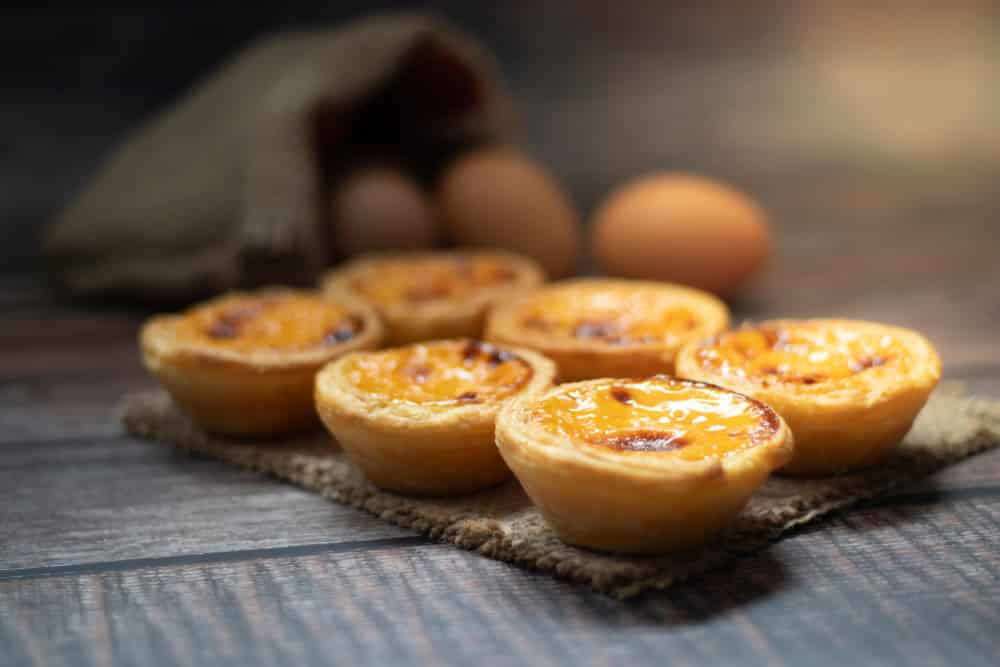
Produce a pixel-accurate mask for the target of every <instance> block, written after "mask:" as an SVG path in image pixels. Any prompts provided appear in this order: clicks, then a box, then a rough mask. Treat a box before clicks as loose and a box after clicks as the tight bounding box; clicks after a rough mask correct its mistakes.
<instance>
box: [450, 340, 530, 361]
mask: <svg viewBox="0 0 1000 667" xmlns="http://www.w3.org/2000/svg"><path fill="white" fill-rule="evenodd" d="M482 356H485V357H486V361H487V362H488V363H489V364H490V365H491V366H499V365H500V364H502V363H504V362H505V361H517V360H518V358H517V357H516V356H514V355H513V354H511V353H510V352H508V351H507V350H501V349H500V348H498V347H497V346H495V345H491V344H490V343H485V342H483V341H481V340H470V341H469V342H468V343H466V344H465V347H464V348H462V360H463V362H464V363H466V364H470V363H472V362H473V361H475V360H476V359H478V358H480V357H482Z"/></svg>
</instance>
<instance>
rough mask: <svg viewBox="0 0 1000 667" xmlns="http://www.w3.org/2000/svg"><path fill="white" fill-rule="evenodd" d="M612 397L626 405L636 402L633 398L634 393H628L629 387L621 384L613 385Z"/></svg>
mask: <svg viewBox="0 0 1000 667" xmlns="http://www.w3.org/2000/svg"><path fill="white" fill-rule="evenodd" d="M611 398H613V399H615V400H616V401H618V402H619V403H623V404H625V405H632V404H633V403H635V399H633V398H632V394H630V393H628V389H626V388H625V387H622V386H620V385H615V386H613V387H611Z"/></svg>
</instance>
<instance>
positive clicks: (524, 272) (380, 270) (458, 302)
mask: <svg viewBox="0 0 1000 667" xmlns="http://www.w3.org/2000/svg"><path fill="white" fill-rule="evenodd" d="M544 278H545V276H544V274H543V272H542V270H541V268H539V266H538V264H537V263H535V262H534V260H531V259H528V258H527V257H522V256H520V255H515V254H512V253H506V252H499V251H482V252H474V251H453V252H428V253H425V252H417V253H388V254H372V255H365V256H362V257H360V258H358V259H356V260H354V261H351V262H348V263H347V264H345V265H344V266H343V267H341V268H340V269H337V270H335V271H332V272H330V273H328V274H327V275H326V276H325V278H324V280H323V289H324V291H326V292H328V293H338V292H344V291H346V292H349V293H353V294H356V295H358V296H360V297H362V298H364V299H365V300H367V301H368V302H369V303H371V304H372V305H373V306H375V308H376V310H377V311H378V313H379V314H380V315H381V316H382V319H383V322H384V323H385V327H386V344H388V345H402V344H404V343H413V342H418V341H423V340H434V339H439V338H459V337H470V338H478V337H480V336H482V333H483V322H484V320H485V318H486V311H487V310H488V309H489V308H490V306H492V305H493V304H494V303H495V302H496V301H497V300H498V299H500V298H502V297H505V296H508V295H510V294H511V293H516V292H517V291H519V290H523V289H525V288H530V287H535V286H536V285H539V284H541V283H542V282H543V281H544Z"/></svg>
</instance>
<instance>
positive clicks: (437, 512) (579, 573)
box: [121, 387, 1000, 599]
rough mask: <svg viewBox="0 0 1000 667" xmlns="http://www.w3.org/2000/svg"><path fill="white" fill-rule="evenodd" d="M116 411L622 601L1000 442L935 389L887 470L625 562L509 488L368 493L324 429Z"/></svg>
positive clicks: (158, 403)
mask: <svg viewBox="0 0 1000 667" xmlns="http://www.w3.org/2000/svg"><path fill="white" fill-rule="evenodd" d="M121 415H122V422H123V424H124V426H125V429H126V430H127V431H128V432H129V433H131V434H133V435H135V436H138V437H141V438H148V439H152V440H156V441H159V442H163V443H166V444H169V445H173V446H175V447H178V448H180V449H182V450H186V451H189V452H192V453H194V454H199V455H203V456H208V457H211V458H214V459H219V460H222V461H226V462H229V463H233V464H236V465H240V466H244V467H247V468H252V469H254V470H259V471H263V472H267V473H271V474H273V475H275V476H276V477H278V478H281V479H284V480H287V481H290V482H292V483H294V484H297V485H299V486H302V487H304V488H306V489H309V490H311V491H315V492H317V493H319V494H321V495H323V496H324V497H326V498H329V499H331V500H334V501H337V502H340V503H343V504H346V505H350V506H353V507H357V508H359V509H363V510H365V511H367V512H370V513H371V514H374V515H375V516H377V517H379V518H380V519H383V520H385V521H390V522H392V523H394V524H397V525H400V526H403V527H406V528H410V529H412V530H415V531H417V532H419V533H421V534H424V535H427V536H428V537H431V538H432V539H438V540H442V541H444V542H448V543H451V544H454V545H455V546H458V547H461V548H464V549H470V550H475V551H478V552H479V553H481V554H482V555H484V556H487V557H489V558H495V559H498V560H502V561H507V562H510V563H516V564H518V565H521V566H524V567H528V568H532V569H537V570H541V571H543V572H547V573H549V574H551V575H553V576H555V577H558V578H561V579H568V580H571V581H574V582H577V583H581V584H585V585H587V586H590V587H591V588H593V589H595V590H597V591H600V592H602V593H606V594H608V595H611V596H613V597H616V598H620V599H625V598H629V597H632V596H635V595H638V594H639V593H642V592H644V591H648V590H655V589H664V588H667V587H669V586H670V585H672V584H673V583H675V582H678V581H682V580H684V579H686V578H688V577H690V576H692V575H695V574H698V573H701V572H704V571H706V570H709V569H711V568H715V567H718V566H720V565H723V564H725V563H727V562H729V561H731V560H732V559H733V558H735V557H736V556H738V555H740V554H745V553H749V552H753V551H755V550H758V549H761V548H763V547H764V546H766V545H767V544H768V542H770V541H772V540H774V539H776V538H778V537H780V536H781V535H782V533H784V532H786V531H788V530H790V529H792V528H794V527H796V526H799V525H802V524H804V523H807V522H810V521H813V520H815V519H817V518H819V517H821V516H823V515H825V514H828V513H829V512H832V511H834V510H836V509H840V508H843V507H846V506H848V505H850V504H852V503H855V502H858V501H860V500H864V499H868V498H872V497H874V496H877V495H879V494H882V493H885V492H886V491H888V490H889V489H891V488H893V487H895V486H898V485H899V484H902V483H904V482H907V481H911V480H914V479H918V478H920V477H923V476H926V475H928V474H931V473H933V472H934V471H936V470H938V469H940V468H942V467H944V466H946V465H948V464H950V463H954V462H956V461H959V460H961V459H963V458H966V457H968V456H971V455H973V454H976V453H978V452H982V451H985V450H987V449H990V448H992V447H996V446H997V445H1000V402H995V401H986V400H983V399H978V398H972V397H969V396H967V395H963V394H962V393H960V391H958V390H957V389H955V388H953V387H952V388H949V387H942V388H939V389H938V390H937V391H936V392H935V393H934V394H933V395H932V396H931V399H930V401H929V402H928V403H927V405H926V407H925V408H924V410H923V411H922V412H921V414H920V416H919V417H918V419H917V421H916V423H915V424H914V426H913V429H912V430H911V431H910V433H909V434H908V435H907V436H906V438H905V439H904V441H903V442H902V443H901V444H900V446H899V447H898V448H897V449H896V451H895V453H894V454H893V456H892V458H891V459H890V460H889V461H888V462H887V463H885V464H884V465H880V466H877V467H873V468H870V469H867V470H863V471H860V472H857V473H852V474H847V475H838V476H834V477H822V478H791V477H780V476H773V477H771V478H770V479H769V480H768V481H767V482H765V483H764V485H763V486H762V487H761V488H760V489H759V490H758V492H757V493H756V494H755V495H754V496H753V498H752V499H751V500H750V503H749V504H748V505H747V507H746V508H745V509H744V510H743V511H742V513H741V514H740V515H739V516H738V517H737V518H736V520H735V521H734V522H733V523H732V524H731V525H730V527H729V528H728V530H727V531H726V532H725V534H723V535H722V537H721V538H720V539H719V540H717V541H716V542H715V543H713V544H710V545H708V546H707V547H705V548H703V549H700V550H698V551H694V552H687V553H682V554H673V555H667V556H626V555H618V554H607V553H599V552H596V551H590V550H587V549H580V548H577V547H572V546H568V545H566V544H563V543H562V542H560V541H559V540H558V539H557V538H556V537H555V535H554V534H553V533H552V531H551V530H550V529H549V528H548V526H547V525H546V523H545V521H544V519H542V517H541V515H540V514H539V513H538V511H537V510H536V509H535V508H534V506H533V505H532V504H531V502H530V501H529V500H528V498H527V496H526V495H525V494H524V492H523V491H522V490H521V488H520V486H518V484H517V483H516V482H510V483H507V484H504V485H502V486H499V487H497V488H494V489H490V490H487V491H483V492H480V493H477V494H474V495H470V496H464V497H460V498H448V499H443V498H410V497H405V496H399V495H396V494H392V493H388V492H386V491H382V490H380V489H378V488H376V487H375V486H373V485H372V484H371V483H370V482H368V481H367V480H366V479H365V478H364V476H363V475H362V474H361V473H360V471H358V470H357V469H356V468H355V467H354V466H353V465H352V464H351V463H350V462H349V461H347V459H346V458H345V457H344V455H343V453H342V452H341V451H340V450H339V449H337V448H336V446H335V445H334V444H333V441H332V440H331V438H330V437H329V436H327V435H325V434H316V435H312V436H306V437H301V438H295V439H289V440H285V441H276V442H271V443H250V442H246V441H236V440H227V439H222V438H217V437H213V436H209V435H206V434H205V433H203V432H202V431H200V430H199V429H198V428H197V427H196V426H195V425H194V424H192V423H191V421H190V420H188V419H187V418H186V417H185V416H183V415H182V414H181V413H180V412H178V411H177V409H176V408H175V407H174V405H173V404H172V403H171V401H170V399H169V397H167V395H166V394H164V393H163V392H160V391H154V392H144V393H136V394H131V395H128V396H126V397H125V398H124V399H123V402H122V405H121Z"/></svg>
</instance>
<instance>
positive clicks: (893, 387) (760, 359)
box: [677, 319, 941, 475]
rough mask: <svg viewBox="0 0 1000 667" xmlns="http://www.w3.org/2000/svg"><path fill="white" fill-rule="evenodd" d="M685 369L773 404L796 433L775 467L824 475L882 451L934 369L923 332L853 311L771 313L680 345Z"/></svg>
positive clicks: (904, 424) (910, 415)
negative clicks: (805, 316)
mask: <svg viewBox="0 0 1000 667" xmlns="http://www.w3.org/2000/svg"><path fill="white" fill-rule="evenodd" d="M677 373H678V375H681V376H683V377H687V378H693V379H697V380H704V381H706V382H713V383H716V384H719V385H722V386H724V387H728V388H730V389H732V390H734V391H739V392H742V393H744V394H747V395H748V396H753V397H755V398H757V399H759V400H761V401H764V402H765V403H767V404H768V405H770V406H772V407H773V408H774V409H775V410H777V411H778V413H779V414H781V416H782V417H783V418H784V419H785V420H786V421H787V422H788V425H789V426H790V427H791V429H792V432H793V433H794V434H795V457H794V458H793V459H792V461H791V462H790V463H789V464H788V465H787V466H785V468H783V469H782V472H783V473H788V474H796V475H825V474H831V473H836V472H841V471H846V470H853V469H857V468H863V467H865V466H869V465H872V464H875V463H878V462H879V461H881V460H883V459H884V458H885V457H886V456H887V455H888V454H889V453H890V451H891V449H892V447H893V446H894V445H895V444H896V443H897V442H899V440H901V439H902V437H903V436H904V435H905V434H906V432H907V431H908V430H909V429H910V426H911V424H912V423H913V420H914V418H915V417H916V416H917V413H918V412H920V409H921V408H922V407H923V406H924V403H925V402H926V401H927V397H928V396H929V395H930V393H931V390H932V389H933V388H934V386H935V385H936V384H937V382H938V379H939V378H940V377H941V360H940V358H939V357H938V355H937V352H936V351H935V350H934V348H933V347H932V346H931V344H930V343H929V342H928V341H927V340H926V339H925V338H924V337H923V336H921V335H920V334H918V333H916V332H914V331H909V330H907V329H900V328H897V327H890V326H886V325H882V324H875V323H872V322H859V321H852V320H839V319H831V320H772V321H768V322H762V323H760V324H757V325H753V326H745V327H743V328H740V329H737V330H735V331H729V332H726V333H723V334H721V335H719V336H717V337H715V338H712V339H710V340H707V341H702V342H697V343H692V344H690V345H688V346H687V347H685V348H684V349H683V350H682V351H681V353H680V355H679V357H678V360H677Z"/></svg>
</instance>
